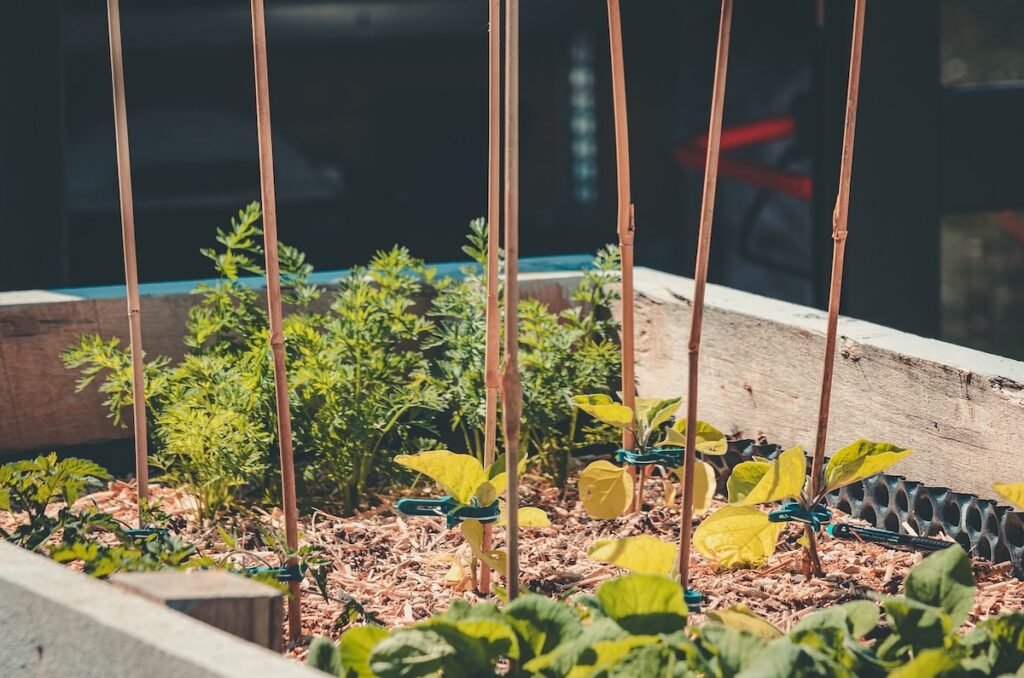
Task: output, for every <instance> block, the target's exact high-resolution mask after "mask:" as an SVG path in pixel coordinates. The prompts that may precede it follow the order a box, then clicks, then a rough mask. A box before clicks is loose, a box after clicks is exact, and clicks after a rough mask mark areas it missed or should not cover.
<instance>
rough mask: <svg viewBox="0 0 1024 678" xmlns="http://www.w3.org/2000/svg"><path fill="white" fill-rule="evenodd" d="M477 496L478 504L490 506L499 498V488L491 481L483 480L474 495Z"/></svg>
mask: <svg viewBox="0 0 1024 678" xmlns="http://www.w3.org/2000/svg"><path fill="white" fill-rule="evenodd" d="M473 496H474V497H475V498H476V501H477V504H478V505H480V506H490V505H491V504H493V503H494V502H495V500H497V498H498V490H497V488H495V487H494V484H493V483H491V482H487V481H485V482H483V483H481V484H480V487H478V488H476V493H475V494H474V495H473Z"/></svg>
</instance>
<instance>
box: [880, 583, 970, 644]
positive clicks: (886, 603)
mask: <svg viewBox="0 0 1024 678" xmlns="http://www.w3.org/2000/svg"><path fill="white" fill-rule="evenodd" d="M875 597H877V598H878V600H881V601H882V606H883V607H885V612H886V615H887V617H888V621H889V627H890V628H891V629H892V630H893V631H894V633H893V636H891V637H890V638H889V641H893V642H892V648H893V649H894V650H895V653H894V655H893V658H898V656H899V654H900V653H901V652H903V651H905V649H907V648H909V649H912V650H914V651H915V652H916V651H919V650H923V649H926V648H930V647H943V646H944V644H945V640H946V637H947V636H948V635H949V634H951V633H952V632H953V631H954V630H955V628H956V627H955V626H954V625H953V621H952V619H951V618H950V616H949V615H948V614H947V613H946V612H944V611H943V610H941V609H940V608H938V607H935V606H933V605H928V604H927V603H921V602H918V601H916V600H912V599H910V598H897V597H893V596H875ZM889 641H886V642H889Z"/></svg>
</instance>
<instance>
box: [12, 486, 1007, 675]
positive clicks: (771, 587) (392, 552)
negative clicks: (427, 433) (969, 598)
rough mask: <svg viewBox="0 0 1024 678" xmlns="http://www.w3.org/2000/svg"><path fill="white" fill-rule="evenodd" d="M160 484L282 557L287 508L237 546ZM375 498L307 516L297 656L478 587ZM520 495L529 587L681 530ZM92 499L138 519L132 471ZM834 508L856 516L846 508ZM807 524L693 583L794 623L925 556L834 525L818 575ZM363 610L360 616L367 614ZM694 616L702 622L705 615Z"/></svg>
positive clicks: (435, 533) (884, 581) (422, 528)
mask: <svg viewBox="0 0 1024 678" xmlns="http://www.w3.org/2000/svg"><path fill="white" fill-rule="evenodd" d="M659 490H660V487H655V484H654V483H652V484H651V485H650V487H649V488H648V494H647V495H646V496H647V498H648V499H651V500H653V499H656V498H657V495H658V494H660V492H659ZM152 492H153V495H154V496H155V497H156V498H158V499H159V500H160V506H161V509H162V510H163V511H164V512H166V513H168V514H169V515H171V516H172V517H173V520H174V522H175V523H177V527H178V528H180V532H181V533H182V536H184V537H185V538H187V539H189V540H191V541H192V542H193V543H196V544H197V545H198V546H199V548H200V549H201V551H202V552H203V553H204V554H205V555H208V556H211V557H214V558H215V559H218V560H220V559H221V558H228V559H230V560H231V561H233V562H235V563H236V564H238V565H240V566H241V565H253V564H259V563H260V561H267V562H270V563H271V564H274V565H276V564H277V563H276V559H275V557H274V555H273V553H272V551H270V550H269V549H267V548H266V547H265V546H263V545H262V543H261V540H260V539H259V537H258V530H257V529H256V528H257V525H256V524H255V523H261V524H262V525H264V526H273V527H274V528H276V529H282V528H283V517H282V514H281V512H280V511H279V510H278V509H275V510H274V511H272V512H266V511H262V510H259V509H256V510H254V511H253V512H252V513H251V514H250V515H249V516H247V517H245V518H242V517H238V516H235V517H232V518H230V519H227V520H225V521H223V522H222V523H221V525H222V527H224V528H225V529H227V530H228V531H229V532H231V533H233V534H235V535H238V536H239V541H240V544H239V546H240V547H243V548H245V549H246V550H247V553H245V554H240V553H231V552H232V549H231V548H229V547H228V546H227V545H226V544H225V543H224V542H223V541H222V539H221V537H220V534H219V532H218V529H217V525H216V524H214V523H212V522H211V521H205V522H202V523H200V522H197V521H196V520H194V519H193V518H192V516H193V515H194V511H193V507H194V502H193V500H192V499H191V497H189V496H188V495H186V494H184V493H182V492H180V491H175V490H171V489H168V488H163V487H157V486H154V487H153V488H152ZM374 500H375V501H376V503H377V506H375V507H373V508H369V509H366V510H364V511H362V512H360V513H359V514H357V515H356V516H353V517H351V518H342V517H339V516H336V515H332V514H331V513H329V512H327V511H324V510H314V511H313V512H312V514H309V515H305V516H303V517H302V518H301V519H300V531H301V534H302V540H303V542H304V543H310V544H314V545H317V546H319V547H321V548H322V549H323V550H324V553H325V554H326V555H328V556H329V557H330V558H331V560H332V561H333V563H334V568H333V571H332V572H331V573H330V575H329V579H328V583H329V593H330V595H331V600H325V599H324V598H323V597H322V596H320V594H319V593H318V591H317V587H316V584H315V583H314V582H313V581H312V580H311V578H310V577H308V576H307V577H306V580H305V581H304V582H303V584H302V588H303V591H304V593H305V595H304V596H303V619H302V627H303V636H304V638H303V641H302V642H301V643H300V644H298V645H297V646H294V647H291V648H290V649H289V654H290V655H292V656H293V657H295V658H297V659H304V657H305V654H306V648H307V646H308V643H309V641H310V640H311V639H312V638H313V637H316V636H329V637H331V638H337V637H338V636H339V635H340V633H341V632H342V631H343V630H344V626H345V624H346V623H347V622H348V621H349V620H350V619H352V616H350V615H349V614H345V613H344V612H345V610H346V607H348V608H349V609H350V610H351V609H352V607H354V606H353V605H352V602H354V603H358V605H359V606H362V608H363V609H364V610H365V612H366V613H367V614H368V615H371V616H372V617H373V618H374V619H376V620H377V621H379V622H381V623H383V624H385V625H387V626H396V625H403V624H410V623H413V622H415V621H418V620H421V619H425V618H427V617H429V616H430V614H431V613H432V612H433V611H436V610H442V609H444V608H445V607H446V606H447V605H448V602H449V601H450V600H451V599H452V598H453V597H462V598H465V599H466V600H469V601H471V602H472V601H476V600H480V599H481V597H480V596H479V595H477V594H476V593H474V592H473V590H472V588H473V581H472V580H471V579H470V578H469V577H468V575H467V576H466V577H464V578H463V579H462V580H461V581H458V580H456V581H449V580H448V575H449V573H450V571H451V570H452V569H453V568H452V564H453V560H454V559H461V560H467V559H468V557H469V555H470V552H469V548H468V546H466V545H465V544H464V543H463V540H462V537H461V534H460V532H459V531H458V530H457V529H455V530H447V529H446V528H445V525H444V522H443V519H441V518H418V517H405V516H401V515H399V514H398V513H397V512H396V511H395V510H394V505H393V501H394V500H393V498H385V497H375V498H374ZM521 503H522V505H523V506H537V507H540V508H542V509H544V510H545V511H547V513H548V516H549V517H550V519H551V522H552V526H551V527H546V528H533V529H525V530H523V531H522V533H521V536H520V562H521V569H522V579H521V581H522V584H521V585H522V589H523V590H524V591H526V590H530V591H535V592H537V593H544V594H546V595H550V596H553V597H566V596H571V595H573V594H575V593H580V592H592V591H593V590H594V589H595V588H596V587H597V586H598V585H599V584H600V583H601V582H603V581H605V580H606V579H609V578H611V577H614V576H616V575H618V574H620V571H619V570H618V568H615V567H610V566H607V565H601V564H598V563H593V562H591V561H589V560H588V559H587V557H586V551H587V548H588V547H589V545H590V544H591V543H592V542H594V541H595V540H597V539H600V538H607V537H627V536H633V535H638V534H645V533H646V534H654V535H658V536H660V537H662V538H664V539H666V540H669V541H677V540H678V536H679V513H678V511H676V510H673V509H668V508H663V507H658V508H653V507H649V508H647V510H645V511H644V512H642V513H637V514H633V515H629V516H625V517H621V518H618V519H615V520H610V521H609V520H596V519H592V518H589V517H587V516H586V515H585V513H584V512H583V509H582V507H581V505H580V503H579V501H578V499H577V497H576V496H575V494H574V491H570V492H569V493H568V496H566V497H565V498H564V499H563V498H561V496H560V490H559V489H558V488H555V487H551V486H550V484H548V483H546V482H545V481H543V480H541V479H538V478H533V477H527V478H525V479H524V482H523V486H522V488H521ZM86 504H88V505H96V506H97V507H98V508H99V509H101V510H104V511H107V512H110V513H112V514H113V515H114V516H115V517H117V518H119V519H121V520H123V521H125V522H133V521H134V519H135V492H134V487H133V486H132V485H131V484H129V483H125V482H122V481H115V482H112V483H110V486H109V488H108V489H107V490H105V491H102V492H96V493H93V494H91V495H88V496H86V497H83V498H82V499H80V500H79V505H86ZM835 517H836V518H837V519H840V520H853V519H850V518H847V517H846V516H843V515H841V514H838V513H837V514H836V515H835ZM5 522H6V523H7V524H5ZM854 522H856V521H854ZM0 527H4V528H5V529H8V528H10V527H13V525H12V524H11V519H10V516H9V515H8V516H0ZM801 535H802V530H801V529H799V528H798V527H797V526H794V525H791V526H789V527H788V528H787V530H786V532H785V533H784V535H783V537H782V543H781V544H780V547H779V549H778V551H777V552H776V553H775V555H774V556H772V558H771V559H770V561H769V562H768V563H767V565H765V566H764V567H762V568H760V569H758V570H731V571H719V570H715V569H714V568H713V567H711V566H710V565H709V564H708V563H707V562H706V561H704V560H703V558H701V557H700V556H699V555H695V556H694V558H693V565H692V567H691V580H692V582H691V586H692V588H695V589H697V590H699V591H701V592H703V593H704V595H705V599H706V610H708V611H711V610H715V609H720V608H725V607H729V606H731V605H735V604H737V603H743V604H745V605H747V606H749V607H750V608H751V609H752V610H754V611H755V612H757V613H758V614H760V615H762V616H764V617H765V618H767V619H768V620H769V621H771V622H772V623H774V624H775V625H777V626H779V627H780V628H782V629H788V628H790V627H791V626H792V625H793V624H794V623H795V622H796V621H797V620H799V619H800V618H802V617H803V616H805V615H807V614H809V613H810V612H811V611H812V610H813V609H815V608H818V607H822V606H826V605H831V604H836V603H842V602H845V601H848V600H854V599H857V598H864V597H866V596H867V593H868V592H869V591H876V592H880V593H888V594H896V593H898V592H900V590H901V588H902V582H903V578H904V577H905V576H906V573H907V572H908V570H909V569H910V568H911V567H913V566H914V565H915V564H916V563H918V562H920V560H921V559H922V557H923V555H922V554H920V553H914V552H908V551H900V550H894V549H888V548H884V547H882V546H880V545H877V544H870V543H852V542H848V541H840V540H836V539H830V538H827V537H826V538H822V539H821V540H819V546H818V548H819V552H820V554H821V560H822V565H823V568H824V570H825V572H826V573H827V574H826V576H825V577H824V578H820V579H819V578H812V577H808V576H806V573H804V572H803V571H802V566H803V563H802V550H801V548H800V546H799V545H798V544H797V539H799V538H800V536H801ZM501 537H502V529H501V528H495V540H496V544H495V545H496V547H500V546H501ZM974 575H975V577H976V579H977V583H978V596H977V598H976V600H975V605H974V610H973V612H972V614H971V617H970V619H969V621H968V626H970V625H972V624H973V623H975V622H976V621H978V620H979V619H982V618H984V617H987V616H990V615H994V614H999V613H1002V612H1007V611H1012V610H1021V609H1024V582H1022V581H1020V580H1018V579H1015V578H1013V577H1012V576H1011V573H1010V564H1009V563H1003V564H1000V565H995V564H993V563H991V562H989V561H986V560H981V559H975V560H974ZM346 601H349V605H348V606H346ZM355 620H356V621H360V619H359V615H355ZM692 621H693V622H694V623H700V622H701V621H702V619H701V618H700V617H698V618H697V619H693V620H692Z"/></svg>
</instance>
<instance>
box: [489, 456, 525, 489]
mask: <svg viewBox="0 0 1024 678" xmlns="http://www.w3.org/2000/svg"><path fill="white" fill-rule="evenodd" d="M528 461H529V457H527V456H526V455H525V454H524V455H523V456H521V457H520V458H519V465H518V468H519V475H522V474H523V473H525V472H526V464H527V462H528ZM504 468H505V455H504V454H502V455H499V456H498V458H497V459H496V460H495V462H494V463H493V464H491V465H490V467H489V468H488V470H487V475H488V476H490V481H489V482H490V483H491V485H493V486H494V490H495V492H497V493H498V496H499V497H500V496H501V495H503V494H505V490H506V489H507V488H508V474H507V473H506V472H505V471H504V470H503V469H504Z"/></svg>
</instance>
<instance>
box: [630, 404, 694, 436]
mask: <svg viewBox="0 0 1024 678" xmlns="http://www.w3.org/2000/svg"><path fill="white" fill-rule="evenodd" d="M682 401H683V399H682V398H637V399H636V419H637V421H638V422H640V426H641V428H644V429H647V430H649V431H653V430H655V429H657V428H658V427H659V426H661V425H662V424H664V423H665V422H666V421H668V420H669V419H670V418H671V417H672V415H673V414H675V413H676V410H678V409H679V403H681V402H682Z"/></svg>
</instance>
